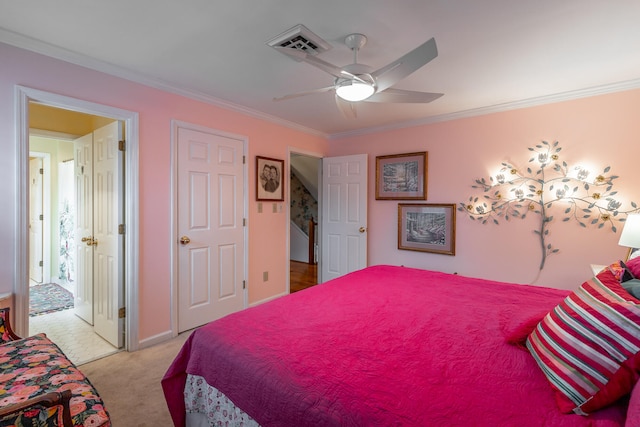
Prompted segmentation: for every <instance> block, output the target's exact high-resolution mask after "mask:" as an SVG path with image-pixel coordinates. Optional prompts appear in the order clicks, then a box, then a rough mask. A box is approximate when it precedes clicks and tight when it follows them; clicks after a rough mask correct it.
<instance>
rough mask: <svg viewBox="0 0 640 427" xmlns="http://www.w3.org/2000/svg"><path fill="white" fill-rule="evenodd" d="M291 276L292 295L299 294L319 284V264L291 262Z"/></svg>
mask: <svg viewBox="0 0 640 427" xmlns="http://www.w3.org/2000/svg"><path fill="white" fill-rule="evenodd" d="M289 274H290V281H289V283H290V286H291V293H294V292H298V291H301V290H303V289H307V288H309V287H311V286H314V285H317V284H318V264H307V263H306V262H298V261H291V264H290V269H289Z"/></svg>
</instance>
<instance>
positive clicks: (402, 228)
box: [398, 203, 456, 255]
mask: <svg viewBox="0 0 640 427" xmlns="http://www.w3.org/2000/svg"><path fill="white" fill-rule="evenodd" d="M398 249H405V250H409V251H421V252H433V253H436V254H445V255H455V254H456V206H455V204H426V203H425V204H398Z"/></svg>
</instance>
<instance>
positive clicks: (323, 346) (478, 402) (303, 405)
mask: <svg viewBox="0 0 640 427" xmlns="http://www.w3.org/2000/svg"><path fill="white" fill-rule="evenodd" d="M576 285H578V284H576ZM567 294H568V292H567V291H562V290H556V289H548V288H541V287H533V286H527V285H513V284H506V283H499V282H492V281H486V280H481V279H473V278H468V277H462V276H457V275H449V274H444V273H438V272H432V271H424V270H417V269H411V268H404V267H392V266H375V267H369V268H367V269H364V270H361V271H358V272H355V273H352V274H349V275H346V276H343V277H341V278H338V279H335V280H332V281H329V282H327V283H325V284H322V285H319V286H316V287H314V288H311V289H308V290H305V291H303V292H299V293H296V294H292V295H290V296H287V297H284V298H280V299H278V300H274V301H271V302H269V303H266V304H263V305H260V306H257V307H254V308H250V309H247V310H244V311H242V312H239V313H235V314H232V315H230V316H227V317H225V318H223V319H220V320H218V321H215V322H212V323H210V324H208V325H206V326H203V327H201V328H200V329H198V330H196V331H194V332H193V334H192V335H191V336H190V337H189V339H188V341H187V342H186V343H185V345H184V347H183V348H182V350H181V352H180V353H179V354H178V356H177V357H176V359H175V361H174V362H173V364H172V365H171V367H170V368H169V370H168V371H167V373H166V375H165V377H164V379H163V380H162V386H163V388H164V392H165V396H166V399H167V403H168V406H169V410H170V412H171V415H172V417H173V420H174V423H175V424H176V426H182V425H184V410H185V409H184V396H183V389H184V385H185V379H186V375H187V374H195V375H199V376H202V377H204V378H205V379H206V381H207V382H208V383H209V384H210V385H212V386H214V387H216V388H217V389H218V390H220V391H222V392H223V393H225V394H226V395H227V396H228V397H229V398H230V399H231V400H232V401H233V402H234V403H235V404H236V405H237V406H238V407H240V408H241V409H242V410H244V411H245V412H247V413H248V414H249V415H250V416H252V417H253V418H254V419H255V420H256V421H257V422H258V423H260V424H261V425H263V426H334V425H351V426H393V425H408V426H554V427H556V426H602V427H604V426H622V425H624V423H625V417H626V411H627V406H626V402H620V403H619V404H617V405H615V406H611V407H609V408H606V409H604V410H602V411H599V412H597V413H595V414H593V415H591V416H589V417H582V416H578V415H564V414H561V413H560V412H559V411H558V409H557V407H556V405H555V401H554V398H553V393H552V391H551V388H550V386H549V384H548V383H547V380H546V378H545V377H544V375H543V373H542V372H541V371H540V369H539V368H538V367H537V365H536V363H535V361H534V360H533V358H532V357H531V356H530V355H529V353H528V352H527V351H526V350H523V349H521V348H518V347H516V346H513V345H510V344H508V343H507V342H506V339H505V337H507V336H509V335H512V333H513V332H514V331H517V330H518V329H521V325H522V324H524V323H526V322H527V321H530V320H531V319H532V318H542V316H543V315H544V314H545V313H546V312H548V311H549V310H550V309H551V308H552V307H554V306H555V305H556V304H557V303H559V302H560V301H561V300H562V299H563V298H564V296H566V295H567ZM636 412H637V411H636Z"/></svg>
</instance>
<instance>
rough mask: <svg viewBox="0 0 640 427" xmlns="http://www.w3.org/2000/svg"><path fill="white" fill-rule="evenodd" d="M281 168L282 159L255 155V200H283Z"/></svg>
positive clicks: (282, 167)
mask: <svg viewBox="0 0 640 427" xmlns="http://www.w3.org/2000/svg"><path fill="white" fill-rule="evenodd" d="M283 170H284V160H279V159H272V158H269V157H260V156H256V180H257V186H256V187H257V191H256V200H258V201H283V200H284V179H283V177H282V172H283Z"/></svg>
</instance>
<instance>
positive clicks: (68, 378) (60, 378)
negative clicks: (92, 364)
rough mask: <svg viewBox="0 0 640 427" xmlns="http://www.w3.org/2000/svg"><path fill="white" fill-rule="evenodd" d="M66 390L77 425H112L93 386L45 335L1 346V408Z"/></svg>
mask: <svg viewBox="0 0 640 427" xmlns="http://www.w3.org/2000/svg"><path fill="white" fill-rule="evenodd" d="M64 390H70V391H71V394H72V395H71V401H70V402H69V406H70V407H71V417H72V419H73V425H74V426H92V427H93V426H95V427H98V426H100V427H109V426H110V425H111V421H110V420H109V414H108V412H107V410H106V408H105V407H104V404H103V403H102V399H101V398H100V396H98V393H97V391H96V390H95V388H94V387H93V385H92V384H91V383H90V382H89V380H88V379H87V377H85V376H84V374H83V373H82V372H80V371H79V370H78V368H76V366H75V365H74V364H73V363H71V361H70V360H69V359H67V357H66V356H65V355H64V353H63V352H62V350H60V348H59V347H58V346H57V345H55V344H54V343H53V342H51V340H49V339H48V338H47V337H46V336H45V335H44V334H38V335H34V336H31V337H28V338H24V339H21V340H17V341H11V342H8V343H5V344H2V345H0V407H4V406H8V405H12V404H15V403H20V402H22V401H25V400H27V399H30V398H32V397H36V396H38V395H40V394H44V393H48V392H51V391H64ZM3 422H4V420H3Z"/></svg>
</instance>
